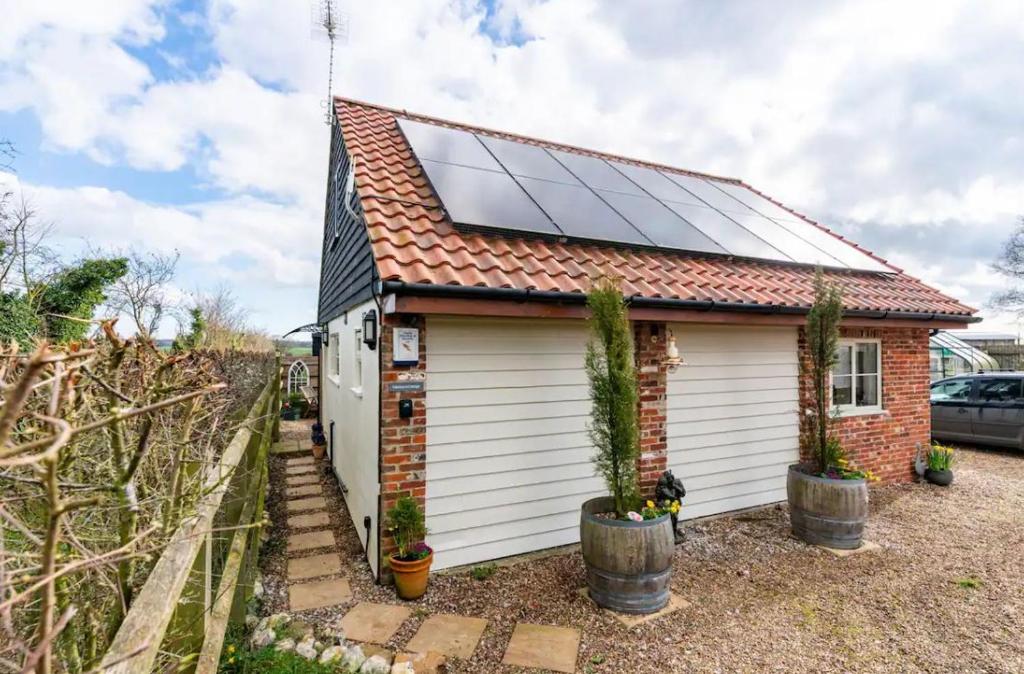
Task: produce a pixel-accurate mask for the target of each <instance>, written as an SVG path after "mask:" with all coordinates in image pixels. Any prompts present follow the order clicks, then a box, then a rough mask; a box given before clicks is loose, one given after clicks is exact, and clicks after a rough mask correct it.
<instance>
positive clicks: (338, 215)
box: [333, 155, 356, 239]
mask: <svg viewBox="0 0 1024 674" xmlns="http://www.w3.org/2000/svg"><path fill="white" fill-rule="evenodd" d="M345 159H346V161H341V159H340V158H339V160H338V163H337V165H336V166H335V167H334V181H333V182H334V186H333V189H334V213H333V217H334V223H333V224H334V238H335V239H337V238H338V237H339V236H341V223H342V222H343V219H344V218H345V216H346V215H347V214H348V213H349V212H350V209H351V208H352V195H353V194H354V193H355V190H356V174H355V171H354V170H353V169H354V167H355V164H353V163H352V160H351V158H349V157H348V156H347V155H346V157H345ZM343 169H344V170H343ZM343 182H344V184H342V183H343Z"/></svg>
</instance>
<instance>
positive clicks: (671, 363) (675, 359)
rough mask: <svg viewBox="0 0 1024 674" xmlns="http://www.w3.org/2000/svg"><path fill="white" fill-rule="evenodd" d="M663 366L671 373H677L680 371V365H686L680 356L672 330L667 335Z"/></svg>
mask: <svg viewBox="0 0 1024 674" xmlns="http://www.w3.org/2000/svg"><path fill="white" fill-rule="evenodd" d="M661 364H662V365H664V366H665V368H666V369H667V370H668V371H669V372H675V371H676V370H677V369H679V366H680V365H686V362H685V361H684V360H683V359H682V357H681V356H680V355H679V348H678V347H677V346H676V338H675V335H673V334H672V331H671V330H669V331H668V332H667V334H666V339H665V359H664V360H663V361H661Z"/></svg>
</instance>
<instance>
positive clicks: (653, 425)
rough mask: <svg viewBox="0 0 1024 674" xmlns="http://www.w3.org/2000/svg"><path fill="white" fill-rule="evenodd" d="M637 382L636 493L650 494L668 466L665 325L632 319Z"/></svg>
mask: <svg viewBox="0 0 1024 674" xmlns="http://www.w3.org/2000/svg"><path fill="white" fill-rule="evenodd" d="M633 339H634V348H635V351H636V366H637V382H638V384H639V388H640V458H639V461H638V464H639V471H640V494H641V495H643V496H650V495H653V494H654V487H655V485H656V484H657V483H658V478H659V477H661V474H662V473H663V472H664V471H665V470H666V469H667V468H668V438H667V436H666V408H665V405H666V397H665V394H666V389H667V386H668V375H667V372H666V371H665V367H664V366H663V365H662V364H661V362H662V360H664V358H665V324H664V323H647V322H641V321H635V322H634V323H633Z"/></svg>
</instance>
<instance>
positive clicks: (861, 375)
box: [832, 340, 882, 412]
mask: <svg viewBox="0 0 1024 674" xmlns="http://www.w3.org/2000/svg"><path fill="white" fill-rule="evenodd" d="M832 405H833V406H834V407H835V408H836V409H837V410H838V411H840V412H869V411H872V410H880V409H881V408H882V354H881V343H880V342H879V341H877V340H870V341H857V340H842V341H841V342H840V343H839V353H838V358H837V360H836V364H835V366H834V367H833V368H832Z"/></svg>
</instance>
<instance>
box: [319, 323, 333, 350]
mask: <svg viewBox="0 0 1024 674" xmlns="http://www.w3.org/2000/svg"><path fill="white" fill-rule="evenodd" d="M329 334H330V333H328V332H327V326H326V325H324V326H322V327H321V328H320V338H321V340H323V345H324V346H330V345H331V340H330V339H328V336H329Z"/></svg>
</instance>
